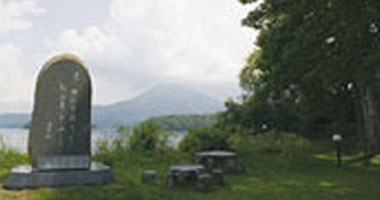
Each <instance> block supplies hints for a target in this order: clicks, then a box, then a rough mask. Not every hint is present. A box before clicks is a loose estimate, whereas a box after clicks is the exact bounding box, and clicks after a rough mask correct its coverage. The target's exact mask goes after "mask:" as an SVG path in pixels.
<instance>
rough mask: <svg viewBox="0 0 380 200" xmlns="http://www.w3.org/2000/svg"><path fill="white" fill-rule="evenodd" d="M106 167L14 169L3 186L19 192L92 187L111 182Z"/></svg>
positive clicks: (100, 165)
mask: <svg viewBox="0 0 380 200" xmlns="http://www.w3.org/2000/svg"><path fill="white" fill-rule="evenodd" d="M113 181H114V178H113V175H112V173H111V171H110V169H109V167H108V166H106V165H103V164H101V163H91V169H89V170H60V171H33V170H32V167H31V166H28V165H25V166H18V167H15V168H14V169H13V170H12V172H11V173H10V175H9V177H8V179H7V180H6V182H5V184H4V188H5V189H11V190H21V189H32V188H43V187H64V186H70V185H94V184H106V183H110V182H113Z"/></svg>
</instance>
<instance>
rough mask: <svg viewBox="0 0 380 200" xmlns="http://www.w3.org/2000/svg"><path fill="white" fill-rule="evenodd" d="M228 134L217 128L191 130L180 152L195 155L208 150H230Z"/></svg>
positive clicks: (181, 144)
mask: <svg viewBox="0 0 380 200" xmlns="http://www.w3.org/2000/svg"><path fill="white" fill-rule="evenodd" d="M227 140H228V133H226V131H223V130H222V129H218V128H215V127H202V128H196V129H192V130H189V132H188V134H187V135H186V136H185V138H184V139H183V140H182V141H181V143H180V144H179V149H180V151H184V152H189V153H195V152H199V151H208V150H229V149H230V147H229V145H228V142H227Z"/></svg>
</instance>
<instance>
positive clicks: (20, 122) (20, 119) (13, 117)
mask: <svg viewBox="0 0 380 200" xmlns="http://www.w3.org/2000/svg"><path fill="white" fill-rule="evenodd" d="M28 121H30V115H29V114H24V113H20V114H3V115H0V127H4V128H22V127H24V125H25V124H26V123H28Z"/></svg>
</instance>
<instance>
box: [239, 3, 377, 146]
mask: <svg viewBox="0 0 380 200" xmlns="http://www.w3.org/2000/svg"><path fill="white" fill-rule="evenodd" d="M239 1H240V2H241V3H243V4H248V3H253V2H260V4H259V6H258V7H256V8H255V9H254V10H253V11H251V12H250V13H249V14H248V16H247V17H246V18H245V19H244V20H243V25H245V26H248V27H252V28H254V29H258V30H260V35H259V37H258V40H257V46H258V49H257V50H256V51H257V52H256V53H254V55H253V57H254V59H252V58H250V59H248V65H247V67H246V68H245V69H243V71H242V73H241V84H242V86H243V88H245V89H246V90H248V91H251V92H248V96H250V97H248V98H247V99H252V98H253V99H254V98H257V96H258V95H259V96H260V95H263V94H265V95H266V98H265V99H266V101H267V102H268V101H269V102H271V101H272V102H273V101H275V100H276V99H277V100H278V101H279V102H284V99H288V100H290V102H291V104H293V105H296V106H295V107H297V108H299V110H297V112H298V113H299V115H298V117H299V120H300V123H301V124H303V126H304V127H305V126H306V127H309V128H310V127H313V126H311V125H310V124H315V122H318V121H325V122H328V123H329V124H330V125H331V126H333V127H336V129H333V130H339V129H342V128H344V127H345V124H353V123H355V122H356V123H357V126H355V127H357V128H358V132H360V133H362V134H361V138H362V139H363V141H366V144H367V145H366V146H367V151H368V152H380V35H379V34H380V32H379V31H380V30H379V28H380V15H379V13H380V2H378V1H377V0H361V1H357V0H345V1H342V0H318V1H310V0H264V1H257V0H239ZM252 91H253V92H252ZM265 95H264V96H265ZM249 101H250V100H248V101H246V102H249ZM272 105H273V103H272ZM349 115H353V116H349ZM344 122H349V123H344Z"/></svg>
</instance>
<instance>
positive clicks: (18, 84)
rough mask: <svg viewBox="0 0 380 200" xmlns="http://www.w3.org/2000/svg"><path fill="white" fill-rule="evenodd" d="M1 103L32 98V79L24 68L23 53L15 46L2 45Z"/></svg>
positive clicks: (0, 48) (0, 64) (0, 61)
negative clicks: (26, 74) (25, 72)
mask: <svg viewBox="0 0 380 200" xmlns="http://www.w3.org/2000/svg"><path fill="white" fill-rule="evenodd" d="M0 55H1V56H0V66H1V73H0V85H1V87H0V102H12V101H20V99H29V98H30V90H31V89H30V83H31V78H28V77H27V76H25V74H24V70H23V68H22V63H21V60H22V56H23V55H22V51H21V49H20V48H18V47H16V46H15V45H13V44H3V45H0Z"/></svg>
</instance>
